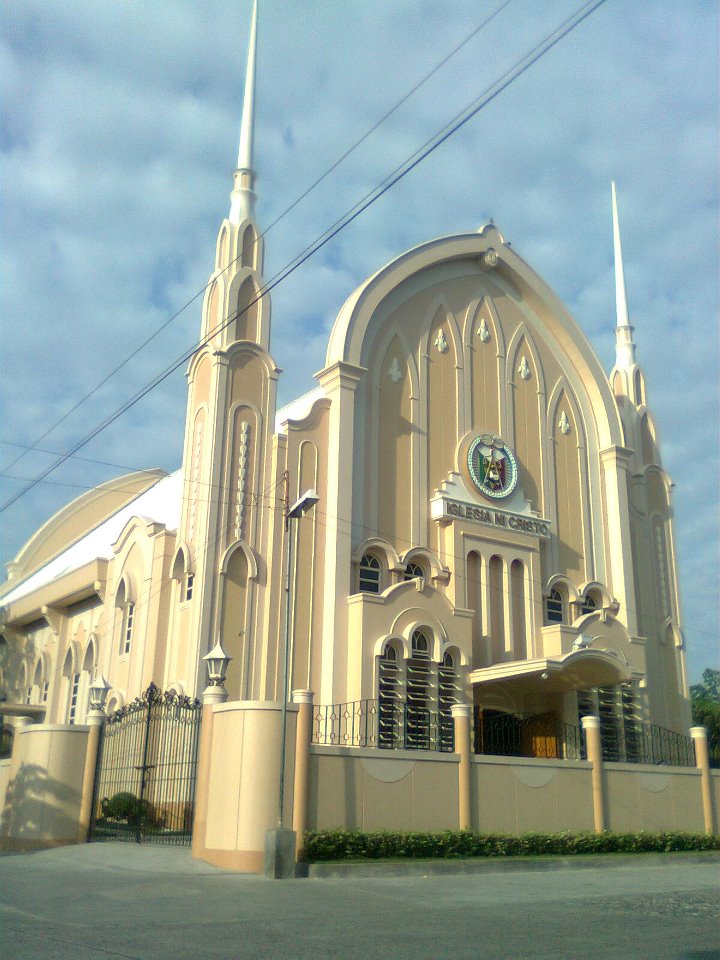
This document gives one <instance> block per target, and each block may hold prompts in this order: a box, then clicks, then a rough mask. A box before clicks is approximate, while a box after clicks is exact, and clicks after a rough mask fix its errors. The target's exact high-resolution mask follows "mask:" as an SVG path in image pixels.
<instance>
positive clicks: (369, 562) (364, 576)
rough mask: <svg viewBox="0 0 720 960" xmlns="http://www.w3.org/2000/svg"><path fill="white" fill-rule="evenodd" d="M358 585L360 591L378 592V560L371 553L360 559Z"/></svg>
mask: <svg viewBox="0 0 720 960" xmlns="http://www.w3.org/2000/svg"><path fill="white" fill-rule="evenodd" d="M359 587H360V590H361V591H362V593H380V561H379V560H378V558H377V557H376V556H374V555H373V554H372V553H365V554H363V558H362V560H361V561H360V578H359Z"/></svg>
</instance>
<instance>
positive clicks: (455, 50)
mask: <svg viewBox="0 0 720 960" xmlns="http://www.w3.org/2000/svg"><path fill="white" fill-rule="evenodd" d="M511 3H512V0H503V2H502V3H501V4H500V6H499V7H497V8H496V9H495V10H494V11H493V13H491V14H490V15H489V16H487V17H485V19H484V20H483V21H482V22H481V23H480V24H479V25H478V26H477V27H475V29H474V30H472V31H471V32H470V33H469V34H468V35H467V36H466V37H465V38H464V40H461V41H460V43H459V44H458V45H457V46H456V47H454V48H453V49H452V50H451V51H450V52H449V53H448V54H446V55H445V56H444V57H443V58H442V60H440V61H439V62H438V63H437V64H435V66H434V67H433V68H432V70H430V71H429V72H428V73H426V74H425V76H424V77H423V78H422V79H421V80H419V81H418V82H417V83H416V84H415V85H414V86H412V87H411V88H410V89H409V90H408V91H407V93H405V94H404V95H403V96H402V97H401V98H400V99H399V100H398V101H397V102H396V103H395V104H394V105H393V106H392V107H390V109H389V110H387V111H386V112H385V113H384V114H383V115H382V116H381V117H380V119H379V120H377V121H376V122H375V123H374V124H373V125H372V126H371V127H370V128H369V129H368V130H366V131H365V133H364V134H363V135H362V136H361V137H359V138H358V139H357V140H356V141H355V142H354V143H353V144H352V145H351V146H350V147H348V149H347V150H346V151H345V152H344V153H343V154H342V155H341V156H340V157H338V159H337V160H336V161H335V162H334V163H333V164H331V165H330V166H329V167H328V168H327V170H326V171H325V172H324V173H322V174H321V175H320V176H319V177H318V178H317V179H316V180H314V181H313V182H312V183H311V184H310V186H308V187H307V188H306V189H305V190H304V191H303V192H302V193H301V194H299V196H297V197H296V198H295V199H294V200H293V201H292V203H291V204H290V205H289V206H287V207H286V208H285V209H284V210H283V211H282V213H280V214H279V215H278V216H277V217H276V218H275V219H274V220H273V221H272V222H271V223H270V225H269V226H268V227H266V229H265V230H264V231H263V232H262V233H261V234H260V235H259V236H258V237H256V238H255V241H254V244H253V246H256V245H257V244H258V242H259V241H260V239H263V238H264V237H266V236H267V234H268V233H269V232H270V231H271V230H272V229H273V227H275V226H277V224H278V223H280V222H281V220H284V219H285V217H286V216H287V215H288V214H289V213H291V212H292V211H293V210H294V209H295V207H297V206H298V204H300V203H302V201H303V200H304V199H305V198H306V197H308V196H309V195H310V194H311V193H312V192H313V191H314V190H315V189H316V188H317V187H318V186H319V185H320V184H321V183H322V182H323V181H324V180H326V179H327V178H328V177H329V176H330V174H331V173H333V172H334V171H335V170H337V168H338V167H339V166H340V164H342V163H343V162H344V161H345V160H347V158H348V157H349V156H350V155H351V154H352V153H354V152H355V150H357V149H358V147H360V146H361V145H362V144H363V143H364V142H365V141H366V140H367V139H368V138H369V137H370V136H372V134H373V133H375V131H376V130H377V129H378V128H379V127H381V126H382V124H383V123H385V121H386V120H388V119H389V118H390V117H391V116H392V115H393V114H394V113H395V112H396V111H397V110H399V109H400V107H401V106H402V105H403V104H404V103H406V102H407V101H408V100H409V99H410V97H412V96H413V95H414V94H415V93H417V91H418V90H419V89H420V88H421V87H422V86H424V85H425V84H426V83H427V82H428V80H430V78H431V77H433V76H434V75H435V74H436V73H437V72H438V70H440V69H442V67H444V66H445V64H446V63H448V62H449V61H450V60H451V59H452V58H453V57H454V56H455V55H456V54H457V53H459V52H460V50H462V49H463V47H465V46H466V45H467V44H468V43H469V42H470V41H471V40H472V39H473V37H475V36H477V34H478V33H480V31H481V30H483V29H484V28H485V27H486V26H487V25H488V24H489V23H490V22H491V21H492V20H494V19H495V17H497V16H498V15H499V14H500V13H502V11H503V10H504V9H505V7H507V6H509V4H511ZM238 259H239V257H235V259H234V260H232V261H231V262H230V263H229V264H228V266H227V267H226V268H225V270H229V269H230V267H232V266H233V265H234V264H235V263H236V262H237V260H238ZM225 270H223V273H224V272H225ZM211 282H212V280H209V281H208V282H207V283H206V284H204V285H203V286H202V287H201V288H200V289H199V290H198V291H197V293H195V294H194V295H193V296H192V297H191V298H190V299H189V300H188V301H187V302H186V303H184V304H183V305H182V306H181V307H180V308H179V309H178V310H176V311H175V313H173V314H172V315H171V316H170V317H168V318H167V319H166V320H164V321H163V322H162V323H161V324H160V326H159V327H157V328H156V329H155V330H154V331H153V332H152V333H151V334H150V336H148V337H146V338H145V339H144V340H143V341H142V343H140V344H138V346H137V347H136V348H135V349H134V350H133V351H132V352H131V353H129V354H128V355H127V356H126V357H125V359H124V360H122V361H121V362H120V363H119V364H117V366H115V367H113V369H112V370H110V372H109V373H107V374H106V375H105V376H104V377H102V379H100V380H99V381H98V382H97V383H96V384H95V386H94V387H93V388H92V389H91V390H89V391H88V392H87V393H86V394H84V395H83V396H82V397H80V399H79V400H78V401H77V402H76V403H74V404H73V405H72V407H70V409H69V410H67V411H66V412H65V413H64V414H63V415H62V416H61V417H59V418H58V419H57V420H55V421H54V422H53V423H52V424H51V425H50V426H49V427H48V428H47V429H46V430H45V431H44V433H42V434H41V435H40V436H39V437H38V438H37V439H36V440H35V441H34V442H33V443H32V444H28V445H27V447H26V449H25V451H24V452H23V453H21V454H20V456H18V457H16V458H15V459H14V460H13V461H12V463H10V464H9V465H8V466H7V467H6V468H5V469H4V470H3V471H2V472H1V473H0V475H5V474H7V471H8V470H12V468H13V467H14V466H15V465H16V464H18V463H20V461H21V460H23V459H24V458H25V457H26V456H27V454H28V453H29V452H30V451H31V450H35V449H37V444H39V443H42V441H43V440H44V439H45V438H46V437H49V436H50V434H51V433H53V432H54V431H55V430H56V429H57V427H59V426H60V424H61V423H64V421H65V420H67V419H68V417H70V416H72V414H73V413H75V411H76V410H78V409H79V408H80V407H81V406H82V405H83V404H84V403H85V402H86V401H87V400H89V399H90V398H91V397H93V396H94V395H95V394H96V393H97V392H98V390H100V389H101V388H102V387H104V386H105V384H106V383H107V382H108V381H109V380H111V379H112V378H113V377H114V376H115V375H116V374H117V373H119V372H120V371H121V370H122V369H123V368H124V367H126V366H127V364H128V363H129V362H130V361H131V360H133V359H134V358H135V357H136V356H137V355H138V354H139V353H140V352H141V351H142V350H144V349H145V347H147V346H148V345H149V344H150V343H152V341H153V340H155V339H156V338H157V337H158V336H159V335H160V334H161V333H162V332H163V330H165V329H166V328H167V327H169V326H170V324H171V323H173V321H175V320H177V318H178V317H179V316H181V314H183V313H184V312H185V311H186V310H187V309H188V308H189V307H191V306H192V304H193V303H195V301H196V300H197V299H198V298H199V297H201V296H202V295H203V294H204V293H205V291H206V290H207V288H208V286H209V285H210V283H211Z"/></svg>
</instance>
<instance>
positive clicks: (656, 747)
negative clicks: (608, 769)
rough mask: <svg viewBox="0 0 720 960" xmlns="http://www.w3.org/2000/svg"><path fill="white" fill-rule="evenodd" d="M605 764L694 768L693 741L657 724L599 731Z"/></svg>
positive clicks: (641, 724) (637, 724) (634, 725)
mask: <svg viewBox="0 0 720 960" xmlns="http://www.w3.org/2000/svg"><path fill="white" fill-rule="evenodd" d="M600 742H601V744H602V752H603V760H609V761H610V762H616V763H648V764H656V765H658V764H667V765H668V766H673V767H694V766H695V747H694V745H693V741H692V737H686V736H684V735H683V734H681V733H676V732H675V731H674V730H667V729H666V728H665V727H659V726H658V725H657V724H654V723H639V722H638V723H635V724H633V725H632V726H626V727H625V729H624V730H623V729H618V728H615V729H610V730H603V729H602V727H601V730H600Z"/></svg>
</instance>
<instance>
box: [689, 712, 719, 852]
mask: <svg viewBox="0 0 720 960" xmlns="http://www.w3.org/2000/svg"><path fill="white" fill-rule="evenodd" d="M690 736H691V737H692V738H693V741H694V743H695V763H696V765H697V768H698V770H699V771H700V789H701V790H702V805H703V818H704V820H705V833H711V834H712V833H715V815H714V810H713V800H712V783H711V782H710V756H709V754H708V744H707V730H706V729H705V727H690Z"/></svg>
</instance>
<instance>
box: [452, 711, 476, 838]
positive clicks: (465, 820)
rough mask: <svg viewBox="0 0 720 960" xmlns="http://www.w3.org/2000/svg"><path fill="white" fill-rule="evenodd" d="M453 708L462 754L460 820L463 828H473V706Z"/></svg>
mask: <svg viewBox="0 0 720 960" xmlns="http://www.w3.org/2000/svg"><path fill="white" fill-rule="evenodd" d="M451 709H452V715H453V720H454V721H455V753H457V754H459V755H460V763H459V765H458V821H459V827H460V829H461V830H471V829H472V815H471V811H470V716H471V712H472V708H471V707H470V704H468V703H454V704H453V705H452V708H451Z"/></svg>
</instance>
